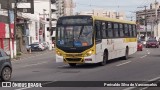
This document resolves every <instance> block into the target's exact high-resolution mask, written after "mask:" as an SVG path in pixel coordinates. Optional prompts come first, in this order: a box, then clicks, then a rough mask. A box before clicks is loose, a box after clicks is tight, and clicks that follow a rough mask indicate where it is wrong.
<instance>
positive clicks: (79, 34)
mask: <svg viewBox="0 0 160 90" xmlns="http://www.w3.org/2000/svg"><path fill="white" fill-rule="evenodd" d="M83 29H84V25H83V26H82V27H81V31H80V33H79V36H78V39H79V38H80V36H81V35H82V32H83Z"/></svg>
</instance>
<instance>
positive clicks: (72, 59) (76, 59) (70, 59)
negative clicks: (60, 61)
mask: <svg viewBox="0 0 160 90" xmlns="http://www.w3.org/2000/svg"><path fill="white" fill-rule="evenodd" d="M66 60H67V61H69V62H80V61H81V60H82V58H66Z"/></svg>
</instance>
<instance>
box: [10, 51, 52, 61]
mask: <svg viewBox="0 0 160 90" xmlns="http://www.w3.org/2000/svg"><path fill="white" fill-rule="evenodd" d="M53 52H54V49H53V50H45V51H32V52H31V53H22V55H20V56H17V58H14V59H12V61H15V60H22V59H26V58H32V57H35V56H40V55H44V54H48V53H53Z"/></svg>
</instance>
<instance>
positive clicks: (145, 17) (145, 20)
mask: <svg viewBox="0 0 160 90" xmlns="http://www.w3.org/2000/svg"><path fill="white" fill-rule="evenodd" d="M137 8H144V11H145V16H144V26H145V40H147V37H148V35H147V6H143V7H137Z"/></svg>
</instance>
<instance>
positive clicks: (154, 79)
mask: <svg viewBox="0 0 160 90" xmlns="http://www.w3.org/2000/svg"><path fill="white" fill-rule="evenodd" d="M159 79H160V76H159V77H156V78H153V79H150V80H148V81H146V82H145V83H149V82H152V81H156V80H159ZM135 88H137V87H129V88H125V89H123V90H132V89H135ZM144 88H145V87H144Z"/></svg>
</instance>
